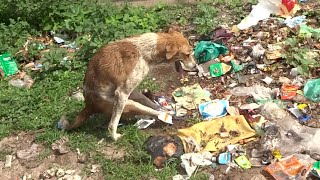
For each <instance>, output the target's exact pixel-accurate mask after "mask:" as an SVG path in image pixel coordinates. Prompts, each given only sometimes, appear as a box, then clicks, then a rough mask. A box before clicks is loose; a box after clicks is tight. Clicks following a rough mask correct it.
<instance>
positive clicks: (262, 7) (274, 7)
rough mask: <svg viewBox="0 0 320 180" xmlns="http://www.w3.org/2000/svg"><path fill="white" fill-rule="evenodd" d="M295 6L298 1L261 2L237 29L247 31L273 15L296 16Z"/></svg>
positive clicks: (269, 0) (263, 0)
mask: <svg viewBox="0 0 320 180" xmlns="http://www.w3.org/2000/svg"><path fill="white" fill-rule="evenodd" d="M295 5H296V0H259V3H258V4H257V5H256V6H254V7H253V9H252V11H251V13H250V14H249V15H248V16H247V17H246V18H245V19H243V20H242V21H241V22H240V23H239V24H238V25H237V28H238V29H240V30H243V29H247V28H249V27H251V26H253V25H256V24H257V23H258V22H259V21H260V20H264V19H268V18H269V17H270V15H271V14H279V15H282V16H289V15H290V14H294V7H295Z"/></svg>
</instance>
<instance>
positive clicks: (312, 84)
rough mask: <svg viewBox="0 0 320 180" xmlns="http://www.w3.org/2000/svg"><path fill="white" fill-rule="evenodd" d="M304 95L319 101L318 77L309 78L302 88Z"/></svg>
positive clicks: (319, 83)
mask: <svg viewBox="0 0 320 180" xmlns="http://www.w3.org/2000/svg"><path fill="white" fill-rule="evenodd" d="M303 92H304V96H305V97H306V98H308V99H310V100H312V101H313V102H319V101H320V79H313V80H309V81H308V82H307V83H306V84H305V86H304V88H303Z"/></svg>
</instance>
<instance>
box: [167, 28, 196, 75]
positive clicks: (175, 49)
mask: <svg viewBox="0 0 320 180" xmlns="http://www.w3.org/2000/svg"><path fill="white" fill-rule="evenodd" d="M177 30H178V29H173V28H170V29H169V31H168V35H169V37H170V38H169V39H167V43H166V59H167V60H169V61H181V62H182V63H183V64H184V65H185V67H186V68H188V69H193V68H195V66H196V62H195V60H194V57H193V49H192V47H191V46H190V44H189V41H188V40H187V39H186V38H185V37H184V36H183V35H182V33H181V32H179V31H177Z"/></svg>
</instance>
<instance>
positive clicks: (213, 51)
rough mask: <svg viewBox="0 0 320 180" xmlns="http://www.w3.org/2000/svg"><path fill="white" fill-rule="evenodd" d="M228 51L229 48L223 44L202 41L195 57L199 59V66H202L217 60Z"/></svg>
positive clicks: (196, 49)
mask: <svg viewBox="0 0 320 180" xmlns="http://www.w3.org/2000/svg"><path fill="white" fill-rule="evenodd" d="M227 51H228V48H227V47H225V46H223V45H221V44H216V43H213V42H211V41H200V42H199V43H198V44H197V46H196V47H195V50H194V56H195V58H197V60H198V62H199V64H201V63H205V62H207V61H210V60H212V59H215V58H217V57H218V56H219V55H220V54H225V53H226V52H227Z"/></svg>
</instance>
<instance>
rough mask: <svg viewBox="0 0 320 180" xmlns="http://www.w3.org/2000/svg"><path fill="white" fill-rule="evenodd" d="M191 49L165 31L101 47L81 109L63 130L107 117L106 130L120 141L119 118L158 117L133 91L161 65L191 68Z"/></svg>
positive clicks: (90, 65) (90, 68) (89, 70)
mask: <svg viewBox="0 0 320 180" xmlns="http://www.w3.org/2000/svg"><path fill="white" fill-rule="evenodd" d="M192 52H193V50H192V47H191V46H190V44H189V42H188V40H187V39H186V38H185V37H184V36H183V35H182V33H180V32H178V31H175V30H173V29H169V31H168V33H145V34H142V35H139V36H135V37H130V38H126V39H123V40H119V41H115V42H112V43H110V44H108V45H105V46H103V47H102V48H101V49H100V50H99V51H98V52H97V53H96V54H95V55H94V57H93V58H92V59H91V61H90V62H89V63H88V67H87V71H86V74H85V78H84V87H83V91H84V98H85V108H84V109H83V110H82V111H81V112H80V114H79V115H78V116H77V117H76V119H75V122H74V123H73V124H69V123H68V122H67V121H66V122H65V123H64V125H63V129H65V130H70V129H74V128H78V127H79V126H81V125H82V124H83V123H84V122H85V121H86V120H87V119H88V118H89V116H90V115H91V114H94V113H103V114H104V115H105V116H106V117H110V116H111V120H110V123H109V126H108V129H109V132H110V133H111V137H112V139H113V140H115V141H116V140H117V139H118V138H119V137H121V134H118V133H117V126H118V124H119V120H120V117H121V115H122V114H123V113H124V114H128V113H129V114H137V115H151V116H158V115H159V114H160V113H162V111H161V110H159V107H158V106H157V105H156V104H154V103H153V102H152V101H151V100H149V99H148V98H147V97H145V96H143V95H142V94H140V93H139V92H138V91H136V90H135V88H136V87H137V86H138V85H139V84H140V82H141V81H142V80H143V79H144V78H145V77H146V76H147V74H148V72H149V71H150V69H152V68H153V67H155V66H158V65H159V64H161V63H170V62H174V61H181V62H182V63H183V64H184V65H185V66H186V67H187V68H194V67H195V66H196V62H195V61H194V59H193V55H192Z"/></svg>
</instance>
